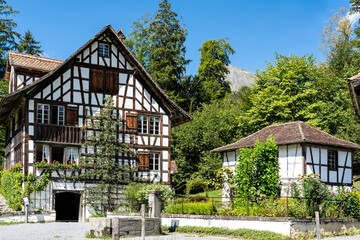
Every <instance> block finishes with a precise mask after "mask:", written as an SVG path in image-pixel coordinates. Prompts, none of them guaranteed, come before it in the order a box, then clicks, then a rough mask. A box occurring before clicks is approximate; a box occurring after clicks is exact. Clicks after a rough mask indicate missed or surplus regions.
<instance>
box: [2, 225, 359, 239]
mask: <svg viewBox="0 0 360 240" xmlns="http://www.w3.org/2000/svg"><path fill="white" fill-rule="evenodd" d="M88 231H89V223H63V222H54V223H29V224H15V225H0V240H89V239H88V238H85V234H86V232H88ZM124 239H125V240H140V239H141V238H140V237H136V238H124ZM157 239H159V240H196V239H201V240H230V239H235V238H226V237H210V236H203V235H200V236H199V235H196V234H171V235H165V236H155V237H146V240H157ZM359 239H360V235H357V236H346V237H335V238H326V240H359Z"/></svg>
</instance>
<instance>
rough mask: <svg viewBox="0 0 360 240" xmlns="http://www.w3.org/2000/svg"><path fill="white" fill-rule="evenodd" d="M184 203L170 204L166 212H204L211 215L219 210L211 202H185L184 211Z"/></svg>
mask: <svg viewBox="0 0 360 240" xmlns="http://www.w3.org/2000/svg"><path fill="white" fill-rule="evenodd" d="M181 209H182V204H181V203H180V204H169V205H168V206H167V207H166V208H165V210H164V213H173V214H181V213H182V212H183V213H184V214H203V215H210V214H211V213H212V212H213V213H216V212H217V207H216V205H215V204H214V206H212V203H211V202H185V203H184V204H183V211H181Z"/></svg>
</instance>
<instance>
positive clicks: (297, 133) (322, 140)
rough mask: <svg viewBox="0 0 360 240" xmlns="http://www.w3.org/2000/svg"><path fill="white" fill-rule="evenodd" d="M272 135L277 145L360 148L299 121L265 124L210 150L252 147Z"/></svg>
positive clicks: (225, 150) (224, 150)
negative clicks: (235, 140)
mask: <svg viewBox="0 0 360 240" xmlns="http://www.w3.org/2000/svg"><path fill="white" fill-rule="evenodd" d="M270 135H273V136H274V138H275V142H276V144H277V145H285V144H293V143H294V144H295V143H312V144H320V145H329V146H337V147H343V148H350V149H360V145H359V144H356V143H353V142H349V141H346V140H343V139H340V138H337V137H334V136H332V135H330V134H328V133H326V132H324V131H321V130H319V129H317V128H315V127H313V126H310V125H309V124H306V123H304V122H301V121H297V122H290V123H283V124H276V125H271V126H267V127H265V128H263V129H261V130H259V131H257V132H255V133H253V134H251V135H249V136H247V137H245V138H243V139H240V140H239V141H237V142H234V143H231V144H229V145H226V146H223V147H219V148H216V149H213V150H211V152H227V151H233V150H236V149H239V148H246V147H253V146H254V145H255V142H256V141H261V142H265V141H266V139H267V138H268V137H269V136H270Z"/></svg>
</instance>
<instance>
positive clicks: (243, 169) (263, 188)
mask: <svg viewBox="0 0 360 240" xmlns="http://www.w3.org/2000/svg"><path fill="white" fill-rule="evenodd" d="M277 155H278V147H277V145H276V143H275V140H274V138H273V137H272V136H270V137H268V139H267V140H266V142H259V141H257V142H256V143H255V146H254V148H243V149H241V150H240V154H239V157H238V161H237V162H238V164H237V167H236V169H235V175H234V183H235V184H236V186H237V187H236V188H237V190H236V196H238V197H263V196H278V195H279V194H280V180H279V169H280V167H279V162H278V159H277Z"/></svg>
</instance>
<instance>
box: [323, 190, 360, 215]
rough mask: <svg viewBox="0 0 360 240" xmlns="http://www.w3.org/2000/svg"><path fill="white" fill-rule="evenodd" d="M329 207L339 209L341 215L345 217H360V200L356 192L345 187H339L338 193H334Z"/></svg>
mask: <svg viewBox="0 0 360 240" xmlns="http://www.w3.org/2000/svg"><path fill="white" fill-rule="evenodd" d="M332 199H333V200H335V201H330V204H328V205H329V207H330V208H333V209H334V210H335V209H337V210H338V212H339V213H340V214H339V215H340V216H339V217H345V218H359V217H360V205H359V204H360V202H359V197H358V195H357V194H356V192H351V191H347V190H345V189H338V190H337V191H336V193H333V194H332Z"/></svg>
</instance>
